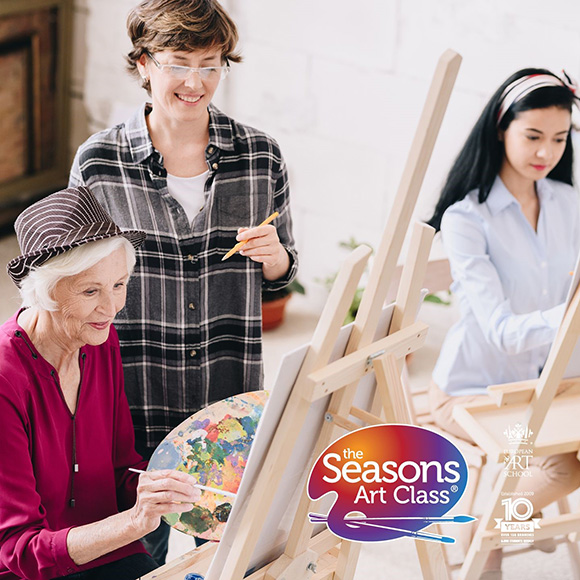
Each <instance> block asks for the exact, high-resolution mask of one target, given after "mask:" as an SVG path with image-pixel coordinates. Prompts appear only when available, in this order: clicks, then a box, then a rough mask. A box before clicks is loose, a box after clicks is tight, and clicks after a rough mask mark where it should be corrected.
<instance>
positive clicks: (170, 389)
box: [70, 104, 297, 454]
mask: <svg viewBox="0 0 580 580" xmlns="http://www.w3.org/2000/svg"><path fill="white" fill-rule="evenodd" d="M149 111H150V105H148V104H147V105H144V106H143V107H142V108H141V109H140V110H139V111H138V112H137V113H136V114H135V115H134V116H133V117H131V118H130V119H129V120H128V121H127V122H126V123H124V124H121V125H117V126H116V127H113V128H112V129H108V130H106V131H102V132H100V133H96V134H95V135H93V136H92V137H90V138H89V139H88V140H87V141H86V142H85V143H84V144H83V145H81V147H80V148H79V150H78V151H77V154H76V157H75V160H74V163H73V168H72V171H71V177H70V185H71V186H75V185H87V186H88V187H89V188H90V189H91V191H92V192H93V193H94V194H95V196H96V197H97V198H98V200H99V201H100V202H101V203H102V204H103V206H104V207H105V208H106V209H107V211H108V212H109V213H110V214H111V217H112V218H113V220H114V221H115V222H116V223H117V224H118V225H119V226H120V227H121V228H130V229H140V230H145V232H146V233H147V239H146V240H145V243H144V244H143V246H142V247H141V248H140V249H139V250H138V252H137V265H136V267H135V272H134V274H133V277H132V278H131V280H130V282H129V286H128V288H127V303H126V305H125V308H124V309H123V310H122V311H121V312H120V313H119V314H118V316H117V318H116V321H115V326H116V328H117V331H118V333H119V339H120V343H121V355H122V360H123V368H124V375H125V390H126V393H127V397H128V399H129V405H130V407H131V413H132V415H133V421H134V426H135V435H136V441H137V449H138V450H139V451H140V452H141V453H143V454H148V453H151V451H152V450H153V449H154V448H155V447H156V446H157V444H158V443H159V442H160V441H161V440H162V439H163V438H164V437H165V435H167V433H168V432H169V431H170V430H171V429H172V428H173V427H175V426H176V425H178V424H179V423H180V422H181V421H183V420H184V419H186V418H187V417H188V416H189V415H191V414H192V413H194V412H195V411H197V410H199V409H201V408H203V407H205V406H206V405H208V404H209V403H211V402H213V401H217V400H220V399H223V398H225V397H229V396H231V395H234V394H237V393H241V392H244V391H252V390H257V389H261V388H262V383H263V371H262V328H261V323H262V315H261V290H262V288H264V289H266V290H276V289H279V288H282V287H283V286H285V285H286V284H288V283H289V282H290V281H291V280H292V279H293V278H294V276H295V274H296V268H297V256H296V251H295V249H294V240H293V237H292V221H291V217H290V208H289V201H288V193H289V191H288V178H287V171H286V166H285V164H284V160H283V158H282V156H281V153H280V150H279V147H278V144H277V143H276V142H275V141H274V140H273V139H271V138H270V137H268V136H267V135H265V134H264V133H261V132H259V131H257V130H255V129H252V128H250V127H247V126H245V125H242V124H240V123H237V122H235V121H234V120H232V119H230V118H229V117H227V116H226V115H224V114H223V113H222V112H220V111H219V110H217V109H216V108H215V107H214V106H213V105H210V107H209V112H210V124H209V144H208V146H207V148H206V161H207V165H208V168H209V175H208V178H207V181H206V184H205V203H204V206H203V208H202V209H201V211H200V213H199V215H197V216H196V218H195V220H194V221H193V224H190V223H189V222H188V219H187V216H186V214H185V212H184V210H183V208H182V207H181V205H180V204H179V203H178V202H177V201H176V200H175V199H174V198H173V197H172V196H171V195H170V194H169V192H168V190H167V179H166V171H165V169H164V167H163V159H162V156H161V154H160V153H159V152H158V151H156V150H155V149H154V147H153V144H152V142H151V139H150V137H149V132H148V129H147V124H146V121H145V116H146V115H147V114H148V113H149ZM274 211H278V212H280V216H279V217H278V218H277V219H276V221H275V222H274V225H275V226H276V229H277V231H278V235H279V237H280V240H281V242H282V244H283V245H284V247H285V248H286V250H287V251H288V253H289V255H290V263H291V267H290V270H289V272H288V274H287V275H286V276H284V277H283V278H281V279H279V280H276V281H275V282H268V281H267V280H265V279H263V277H262V266H261V265H260V264H258V263H257V262H253V261H252V260H250V259H248V258H244V257H243V256H240V255H239V254H235V255H234V256H232V257H231V258H230V259H229V260H227V261H225V262H222V261H221V259H222V257H223V255H224V254H225V253H226V251H227V250H229V249H230V248H231V247H232V246H233V245H234V244H235V243H236V240H235V237H236V234H237V229H238V228H239V227H240V226H256V225H258V224H259V223H260V222H261V221H263V220H264V219H265V218H266V217H267V216H268V215H270V214H271V213H272V212H274Z"/></svg>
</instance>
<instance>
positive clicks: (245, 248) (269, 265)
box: [222, 211, 290, 280]
mask: <svg viewBox="0 0 580 580" xmlns="http://www.w3.org/2000/svg"><path fill="white" fill-rule="evenodd" d="M277 217H278V212H277V211H275V212H274V213H273V214H272V215H270V216H268V217H267V218H266V219H265V220H264V221H263V222H262V223H261V224H260V225H259V226H256V227H255V228H240V229H239V230H238V235H237V236H236V240H237V241H238V243H237V244H236V245H235V246H234V247H233V248H232V249H231V250H230V251H229V252H228V253H227V254H226V255H225V256H224V257H223V258H222V262H223V261H224V260H227V259H228V258H230V257H231V256H233V255H234V254H235V253H236V252H239V253H240V255H241V256H246V257H247V258H250V260H253V261H254V262H259V263H260V264H262V271H263V274H264V277H265V278H266V280H277V279H278V278H281V277H282V276H284V274H286V272H287V271H288V269H289V268H290V258H289V256H288V252H287V251H286V249H285V248H284V246H283V245H282V244H281V243H280V238H279V237H278V232H277V231H276V228H275V227H274V226H273V225H270V222H272V221H273V220H274V219H275V218H277Z"/></svg>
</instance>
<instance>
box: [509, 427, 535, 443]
mask: <svg viewBox="0 0 580 580" xmlns="http://www.w3.org/2000/svg"><path fill="white" fill-rule="evenodd" d="M503 434H504V435H505V436H506V437H507V440H508V443H509V444H510V445H529V444H530V441H529V439H530V437H531V436H532V435H533V434H534V432H533V431H532V430H531V429H528V427H527V426H526V425H522V424H521V423H516V424H515V425H514V426H513V427H512V426H511V425H508V426H507V429H506V430H505V431H504V432H503Z"/></svg>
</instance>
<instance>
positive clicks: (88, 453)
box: [0, 313, 146, 580]
mask: <svg viewBox="0 0 580 580" xmlns="http://www.w3.org/2000/svg"><path fill="white" fill-rule="evenodd" d="M17 316H18V313H17V314H15V315H14V316H13V317H12V318H11V319H10V320H8V321H7V322H6V323H5V324H4V325H2V326H1V327H0V580H16V579H18V578H26V579H28V580H45V579H46V580H48V579H50V578H55V577H58V576H66V575H68V574H72V573H73V572H78V571H80V570H86V569H89V568H94V567H95V566H100V565H102V564H105V563H108V562H112V561H114V560H119V559H121V558H124V557H126V556H129V555H131V554H135V553H138V552H144V551H145V550H144V548H143V547H142V545H141V543H140V542H138V541H137V542H133V543H131V544H129V545H127V546H125V547H123V548H120V549H119V550H115V551H114V552H111V553H110V554H107V555H106V556H102V557H101V558H98V559H96V560H93V561H92V562H90V563H88V564H85V565H83V566H77V565H76V564H75V563H74V562H73V561H72V560H71V558H70V556H69V555H68V551H67V548H66V536H67V534H68V532H69V530H70V529H71V527H74V526H80V525H83V524H88V523H91V522H95V521H97V520H101V519H103V518H106V517H108V516H110V515H112V514H115V513H118V512H119V511H122V510H125V509H127V508H129V507H131V506H132V505H133V504H134V503H135V488H136V485H137V478H138V476H137V475H136V474H134V473H131V472H130V471H127V468H128V467H138V468H142V469H143V468H145V467H146V464H145V462H144V461H143V460H142V459H141V456H140V455H138V454H137V452H136V451H135V448H134V434H133V424H132V421H131V415H130V413H129V406H128V404H127V399H126V397H125V393H124V391H123V369H122V366H121V358H120V354H119V341H118V338H117V332H116V330H115V329H114V328H113V327H111V332H110V333H109V338H108V339H107V341H106V342H105V343H104V344H102V345H101V346H96V347H94V346H84V347H83V348H81V350H80V354H79V363H80V366H81V377H82V378H81V387H80V392H79V399H78V405H77V410H76V413H75V415H74V416H73V415H72V413H71V412H70V410H69V409H68V407H67V405H66V403H65V401H64V397H63V394H62V391H61V389H60V386H59V378H58V374H57V373H56V370H55V369H54V367H53V366H52V365H50V364H49V363H48V362H47V361H46V360H44V359H43V358H42V356H40V354H39V353H38V351H37V350H36V349H35V348H34V345H33V344H32V342H31V340H30V339H29V338H28V336H27V335H26V333H25V332H24V330H23V329H22V328H21V327H20V326H19V325H18V323H17ZM75 464H76V465H77V466H78V467H77V469H76V471H75V469H74V467H73V466H74V465H75Z"/></svg>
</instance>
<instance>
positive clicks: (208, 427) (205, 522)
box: [147, 391, 269, 540]
mask: <svg viewBox="0 0 580 580" xmlns="http://www.w3.org/2000/svg"><path fill="white" fill-rule="evenodd" d="M268 394H269V393H268V392H267V391H253V392H250V393H242V394H240V395H235V396H234V397H229V398H227V399H224V400H223V401H219V402H217V403H214V404H213V405H210V406H209V407H206V408H205V409H202V410H200V411H198V412H197V413H195V414H193V415H192V416H191V417H189V418H188V419H186V420H185V421H184V422H183V423H181V424H180V425H178V426H177V427H176V428H175V429H173V431H171V433H169V435H167V437H165V439H164V440H163V441H162V442H161V443H160V444H159V446H158V447H157V449H156V450H155V452H154V453H153V455H152V457H151V460H150V462H149V466H148V468H147V470H148V471H152V470H157V469H177V470H179V471H184V472H186V473H189V474H191V475H192V476H193V477H195V479H196V480H197V482H198V483H199V484H200V485H204V486H208V487H212V488H215V489H221V490H223V491H227V492H230V493H237V491H238V488H239V486H240V482H241V480H242V475H243V473H244V467H245V466H246V462H247V460H248V455H249V453H250V447H251V445H252V442H253V440H254V435H255V433H256V428H257V427H258V421H259V420H260V417H261V416H262V412H263V410H264V405H265V404H266V401H267V399H268ZM233 501H235V500H234V499H233V498H231V497H228V496H222V495H219V494H218V493H215V492H210V491H205V490H202V492H201V499H200V500H199V502H198V503H197V504H196V505H195V506H194V508H193V510H191V511H190V512H186V513H183V514H167V515H165V516H163V519H165V521H166V522H167V523H168V524H169V525H170V526H172V527H173V528H175V529H176V530H179V531H180V532H184V533H186V534H189V535H191V536H196V537H198V538H203V539H205V540H220V539H221V536H222V533H223V530H224V528H225V525H226V522H227V519H228V516H229V514H230V511H231V508H232V502H233Z"/></svg>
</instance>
